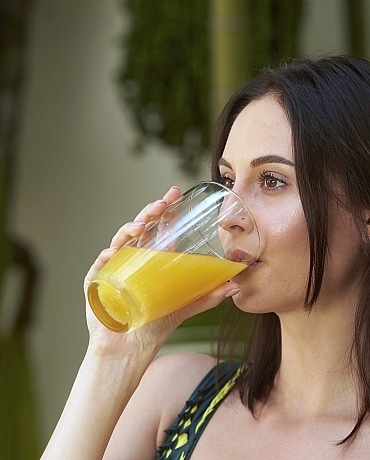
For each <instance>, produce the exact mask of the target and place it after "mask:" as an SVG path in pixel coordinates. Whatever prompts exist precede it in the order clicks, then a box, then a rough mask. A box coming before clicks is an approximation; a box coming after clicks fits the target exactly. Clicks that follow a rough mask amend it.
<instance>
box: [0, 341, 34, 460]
mask: <svg viewBox="0 0 370 460" xmlns="http://www.w3.org/2000/svg"><path fill="white" fill-rule="evenodd" d="M0 389H1V391H0V407H1V410H0V430H1V440H2V441H1V443H0V458H2V459H4V460H13V459H14V460H15V459H22V460H35V459H36V458H38V455H39V446H38V443H37V432H36V431H37V429H36V420H35V407H34V399H33V385H32V381H31V378H30V369H29V363H28V358H27V354H26V347H25V344H24V342H23V340H22V338H21V337H20V336H18V335H14V334H12V335H10V336H7V337H0Z"/></svg>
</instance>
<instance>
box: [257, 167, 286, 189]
mask: <svg viewBox="0 0 370 460" xmlns="http://www.w3.org/2000/svg"><path fill="white" fill-rule="evenodd" d="M258 181H259V183H260V184H261V188H262V189H263V190H264V191H267V192H276V191H280V190H281V189H282V188H284V187H285V186H286V185H287V184H286V182H285V181H284V180H283V179H282V178H281V177H279V176H277V175H276V174H275V173H272V172H269V171H263V172H262V173H261V174H260V175H259V177H258Z"/></svg>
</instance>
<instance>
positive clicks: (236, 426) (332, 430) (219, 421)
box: [191, 401, 370, 460]
mask: <svg viewBox="0 0 370 460" xmlns="http://www.w3.org/2000/svg"><path fill="white" fill-rule="evenodd" d="M352 427H353V426H352V425H350V424H348V423H346V422H343V423H341V422H339V421H338V420H315V421H305V420H300V419H299V416H298V417H292V418H291V419H290V420H286V419H282V418H279V416H278V415H277V414H274V413H272V414H269V413H267V414H266V415H265V416H262V417H261V418H254V417H253V416H252V414H250V412H249V411H248V410H247V409H246V408H245V407H244V406H243V405H242V404H241V403H238V402H235V401H234V402H232V401H225V402H224V403H223V404H221V406H220V407H219V408H218V410H217V412H216V413H215V414H214V416H213V417H212V419H211V420H210V422H209V423H208V425H207V427H206V428H205V430H204V432H203V434H202V436H201V437H200V439H199V441H198V443H197V445H196V447H195V449H194V452H193V454H192V456H191V460H205V459H209V458H212V460H226V459H231V458H232V459H233V460H297V459H300V460H321V459H322V460H341V459H346V460H347V459H348V460H352V459H353V460H368V459H369V458H370V442H369V440H370V429H369V427H366V426H365V428H364V430H363V431H362V433H361V434H360V436H359V437H358V439H356V442H355V443H354V445H353V446H352V447H351V448H350V449H349V450H347V451H346V450H344V449H343V447H340V446H336V443H337V442H338V441H340V440H341V439H343V438H344V437H345V436H346V435H347V434H348V433H349V432H350V431H351V429H352Z"/></svg>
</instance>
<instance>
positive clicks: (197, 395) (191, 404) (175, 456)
mask: <svg viewBox="0 0 370 460" xmlns="http://www.w3.org/2000/svg"><path fill="white" fill-rule="evenodd" d="M240 372H241V366H240V363H238V362H235V363H230V362H223V363H221V364H219V365H218V366H215V367H214V368H213V369H211V370H210V371H209V372H208V374H207V375H206V376H205V377H204V379H203V380H202V381H201V382H200V384H199V385H198V386H197V387H196V389H195V390H194V392H193V393H192V395H191V396H190V398H189V400H188V401H187V402H186V403H185V406H184V407H183V408H182V410H181V412H180V414H179V415H178V416H177V418H176V420H175V421H174V423H173V424H172V426H171V427H170V428H169V429H167V430H166V433H167V439H166V441H165V442H164V443H163V444H162V445H161V446H160V447H159V448H158V459H159V460H188V459H189V458H190V456H191V454H192V452H193V450H194V448H195V446H196V444H197V442H198V439H199V438H200V436H201V435H202V432H203V430H204V429H205V427H206V426H207V423H208V422H209V421H210V419H211V417H212V415H213V414H214V413H215V411H216V409H217V408H218V406H219V405H220V404H221V402H222V401H223V400H224V399H225V398H226V396H227V395H228V394H229V393H230V391H231V390H232V389H233V387H234V386H235V383H236V381H237V379H238V377H239V375H240ZM216 377H217V378H216Z"/></svg>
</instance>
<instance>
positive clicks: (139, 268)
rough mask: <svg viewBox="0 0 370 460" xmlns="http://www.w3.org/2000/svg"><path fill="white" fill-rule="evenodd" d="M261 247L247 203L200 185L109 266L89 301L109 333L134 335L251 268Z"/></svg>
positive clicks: (93, 287)
mask: <svg viewBox="0 0 370 460" xmlns="http://www.w3.org/2000/svg"><path fill="white" fill-rule="evenodd" d="M223 246H227V247H228V248H229V249H230V251H229V252H230V254H233V256H232V257H229V258H233V259H234V260H229V259H228V258H227V252H226V254H225V252H224V247H223ZM259 248H260V241H259V233H258V229H257V227H256V224H255V222H254V219H253V216H252V215H251V213H250V211H249V210H248V208H247V206H246V204H245V203H244V202H243V200H242V199H241V198H240V197H239V196H238V195H237V194H236V193H234V192H233V191H232V190H231V189H229V188H227V187H225V186H224V185H221V184H219V183H216V182H201V183H199V184H197V185H196V186H194V187H193V188H191V189H190V190H188V191H187V192H185V193H184V194H183V195H182V196H181V198H180V199H178V200H177V201H175V202H173V203H172V204H171V205H169V206H168V207H167V208H166V210H165V211H164V213H163V214H162V215H161V216H160V217H159V218H158V219H157V220H156V221H154V222H150V223H148V224H147V225H146V228H145V230H144V232H143V233H142V234H141V235H140V236H139V237H138V238H136V239H133V240H131V241H129V242H128V243H127V244H125V245H124V246H123V247H122V248H120V249H119V250H118V251H117V253H116V254H115V255H114V256H113V257H112V258H111V259H110V260H109V261H108V262H107V263H106V264H105V265H104V267H103V268H102V269H101V270H100V271H99V272H98V273H97V274H96V275H95V277H94V278H93V280H92V281H91V283H90V285H89V287H88V299H89V303H90V306H91V308H92V310H93V312H94V313H95V315H96V316H97V318H98V319H99V320H100V321H101V322H102V323H103V324H104V325H105V326H106V327H108V328H109V329H111V330H113V331H116V332H129V331H132V330H134V329H137V328H139V327H141V326H143V325H144V324H146V323H148V322H150V321H153V320H155V319H157V318H160V317H162V316H165V315H168V314H170V313H171V312H174V311H175V310H178V309H179V308H182V307H184V306H185V305H187V304H189V303H191V302H193V301H195V300H196V299H198V298H200V297H202V296H204V295H205V294H207V293H209V292H211V291H212V290H213V289H215V288H216V287H217V286H219V285H221V284H222V283H224V282H225V281H227V280H229V279H231V278H232V277H233V276H235V275H236V274H238V273H240V272H241V271H243V270H245V269H246V268H247V266H248V265H250V264H252V263H253V262H254V261H255V260H256V259H257V258H258V255H259ZM238 251H239V252H238ZM239 253H240V254H243V257H240V258H239V256H236V254H239ZM235 259H236V260H235Z"/></svg>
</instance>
